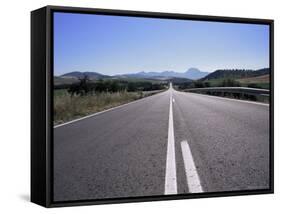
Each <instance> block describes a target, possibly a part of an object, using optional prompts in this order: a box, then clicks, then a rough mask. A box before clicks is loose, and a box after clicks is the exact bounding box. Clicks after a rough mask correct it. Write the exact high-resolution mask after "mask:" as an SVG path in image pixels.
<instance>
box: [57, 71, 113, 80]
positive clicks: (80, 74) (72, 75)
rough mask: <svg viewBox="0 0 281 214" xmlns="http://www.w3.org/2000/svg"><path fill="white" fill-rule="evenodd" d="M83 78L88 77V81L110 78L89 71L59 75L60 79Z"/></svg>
mask: <svg viewBox="0 0 281 214" xmlns="http://www.w3.org/2000/svg"><path fill="white" fill-rule="evenodd" d="M84 76H88V77H89V78H90V79H104V78H109V77H110V76H107V75H103V74H100V73H97V72H90V71H86V72H80V71H73V72H70V73H66V74H63V75H61V76H60V77H62V78H76V79H78V78H83V77H84Z"/></svg>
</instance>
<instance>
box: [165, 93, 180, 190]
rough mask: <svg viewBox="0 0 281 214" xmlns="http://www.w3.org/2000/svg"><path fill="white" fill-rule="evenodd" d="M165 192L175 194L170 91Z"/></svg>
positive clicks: (172, 120) (175, 181) (175, 176)
mask: <svg viewBox="0 0 281 214" xmlns="http://www.w3.org/2000/svg"><path fill="white" fill-rule="evenodd" d="M165 194H166V195H167V194H177V173H176V158H175V137H174V119H173V103H172V93H171V94H170V110H169V128H168V144H167V158H166V176H165Z"/></svg>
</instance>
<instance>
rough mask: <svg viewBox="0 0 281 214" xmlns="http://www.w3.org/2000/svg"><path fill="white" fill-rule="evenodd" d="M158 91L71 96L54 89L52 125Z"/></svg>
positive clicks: (63, 90) (62, 90) (64, 90)
mask: <svg viewBox="0 0 281 214" xmlns="http://www.w3.org/2000/svg"><path fill="white" fill-rule="evenodd" d="M158 92H159V91H154V92H145V93H144V92H126V91H123V92H116V93H108V92H103V93H97V94H89V95H85V96H72V97H71V95H70V94H69V93H68V92H67V90H66V89H59V90H54V125H58V124H61V123H64V122H67V121H70V120H73V119H76V118H80V117H83V116H86V115H89V114H92V113H95V112H99V111H103V110H106V109H109V108H112V107H115V106H119V105H122V104H125V103H128V102H131V101H134V100H137V99H141V98H143V97H146V96H150V95H152V94H155V93H158Z"/></svg>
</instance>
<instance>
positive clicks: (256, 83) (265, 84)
mask: <svg viewBox="0 0 281 214" xmlns="http://www.w3.org/2000/svg"><path fill="white" fill-rule="evenodd" d="M237 81H238V82H240V83H241V85H242V86H248V87H256V88H264V89H269V74H266V75H261V76H257V77H249V78H242V79H238V80H237Z"/></svg>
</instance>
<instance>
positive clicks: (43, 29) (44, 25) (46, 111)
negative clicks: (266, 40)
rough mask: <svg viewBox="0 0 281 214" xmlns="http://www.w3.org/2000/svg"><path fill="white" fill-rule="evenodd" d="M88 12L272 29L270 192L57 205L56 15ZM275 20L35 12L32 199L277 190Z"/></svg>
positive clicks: (106, 11)
mask: <svg viewBox="0 0 281 214" xmlns="http://www.w3.org/2000/svg"><path fill="white" fill-rule="evenodd" d="M54 12H66V13H86V14H103V15H113V16H132V17H150V18H163V19H182V20H200V21H213V22H228V23H251V24H263V25H269V27H270V45H269V46H270V166H269V167H270V188H269V189H264V190H245V191H231V192H212V193H200V194H197V193H194V194H189V195H187V194H179V195H162V196H146V197H133V198H132V197H128V198H118V199H99V200H79V201H64V202H54V201H53V99H52V96H53V91H52V85H53V13H54ZM273 142H274V21H273V20H269V19H250V18H238V17H220V16H203V15H187V14H173V13H158V12H144V11H126V10H109V9H96V8H95V9H92V8H78V7H61V6H46V7H43V8H40V9H38V10H34V11H32V12H31V201H32V202H34V203H36V204H39V205H42V206H44V207H61V206H77V205H92V204H111V203H127V202H144V201H159V200H177V199H189V198H206V197H222V196H223V197H224V196H238V195H254V194H268V193H273V192H274V143H273Z"/></svg>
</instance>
